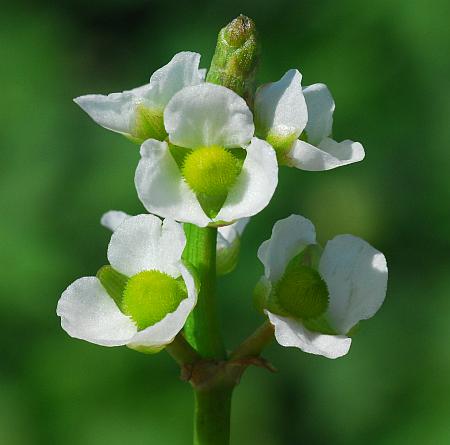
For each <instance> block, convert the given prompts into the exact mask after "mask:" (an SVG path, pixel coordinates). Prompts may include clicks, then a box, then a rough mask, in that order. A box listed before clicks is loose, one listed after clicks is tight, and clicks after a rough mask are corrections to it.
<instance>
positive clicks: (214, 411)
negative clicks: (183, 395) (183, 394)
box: [194, 385, 233, 445]
mask: <svg viewBox="0 0 450 445" xmlns="http://www.w3.org/2000/svg"><path fill="white" fill-rule="evenodd" d="M232 393H233V387H232V386H227V385H225V386H218V387H215V388H212V389H208V390H196V391H195V423H194V445H228V444H229V443H230V413H231V396H232Z"/></svg>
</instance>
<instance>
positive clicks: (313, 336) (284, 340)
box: [266, 311, 352, 359]
mask: <svg viewBox="0 0 450 445" xmlns="http://www.w3.org/2000/svg"><path fill="white" fill-rule="evenodd" d="M266 314H267V315H268V317H269V320H270V322H271V323H272V325H273V326H274V327H275V338H276V340H277V342H278V343H279V344H280V345H281V346H290V347H295V348H299V349H301V350H302V351H304V352H308V353H309V354H315V355H322V356H324V357H326V358H331V359H334V358H338V357H342V356H343V355H345V354H347V352H348V351H349V349H350V345H351V343H352V339H351V338H349V337H345V336H344V335H325V334H320V333H317V332H311V331H309V330H308V329H306V328H305V327H304V326H303V325H302V324H301V323H300V322H298V321H295V320H293V319H291V318H287V317H281V316H279V315H275V314H272V313H271V312H268V311H266Z"/></svg>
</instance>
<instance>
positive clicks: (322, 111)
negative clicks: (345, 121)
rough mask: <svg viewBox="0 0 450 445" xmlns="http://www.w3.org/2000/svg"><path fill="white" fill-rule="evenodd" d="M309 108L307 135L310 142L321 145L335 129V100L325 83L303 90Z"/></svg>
mask: <svg viewBox="0 0 450 445" xmlns="http://www.w3.org/2000/svg"><path fill="white" fill-rule="evenodd" d="M303 94H304V96H305V100H306V106H307V107H308V123H307V124H306V128H305V130H306V133H307V135H308V142H309V143H310V144H312V145H319V144H320V142H321V141H322V140H323V139H325V138H326V137H328V136H329V135H330V134H331V130H332V128H333V112H334V100H333V96H332V95H331V93H330V90H329V89H328V87H327V86H326V85H324V84H323V83H315V84H314V85H310V86H309V87H306V88H305V89H304V90H303Z"/></svg>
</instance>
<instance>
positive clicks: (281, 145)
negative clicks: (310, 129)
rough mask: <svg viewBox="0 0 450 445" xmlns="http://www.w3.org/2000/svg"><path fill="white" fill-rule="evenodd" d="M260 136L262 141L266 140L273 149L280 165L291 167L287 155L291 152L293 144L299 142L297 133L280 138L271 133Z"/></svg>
mask: <svg viewBox="0 0 450 445" xmlns="http://www.w3.org/2000/svg"><path fill="white" fill-rule="evenodd" d="M258 136H259V137H261V139H265V140H266V141H267V142H268V143H269V144H270V145H271V146H272V147H273V149H274V150H275V153H276V155H277V160H278V164H279V165H289V161H288V159H287V155H288V154H289V152H290V151H291V148H292V144H293V143H294V141H296V140H297V135H296V134H295V133H294V134H291V135H287V136H279V135H275V134H273V133H270V132H269V134H267V135H265V136H262V135H258Z"/></svg>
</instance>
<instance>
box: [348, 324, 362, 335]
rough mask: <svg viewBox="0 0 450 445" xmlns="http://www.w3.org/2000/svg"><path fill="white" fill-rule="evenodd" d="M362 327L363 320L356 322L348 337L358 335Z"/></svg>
mask: <svg viewBox="0 0 450 445" xmlns="http://www.w3.org/2000/svg"><path fill="white" fill-rule="evenodd" d="M360 329H361V321H358V323H356V324H355V326H353V327H352V328H351V329H350V330H349V331H348V332H347V337H353V336H354V335H356V334H357V333H358V332H359V331H360Z"/></svg>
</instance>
